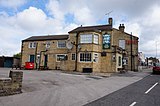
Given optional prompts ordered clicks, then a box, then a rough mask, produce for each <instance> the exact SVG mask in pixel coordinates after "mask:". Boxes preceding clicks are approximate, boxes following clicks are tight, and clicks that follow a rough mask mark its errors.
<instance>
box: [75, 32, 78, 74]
mask: <svg viewBox="0 0 160 106" xmlns="http://www.w3.org/2000/svg"><path fill="white" fill-rule="evenodd" d="M78 35H79V32H77V33H76V43H75V46H76V61H75V70H74V71H77V62H78Z"/></svg>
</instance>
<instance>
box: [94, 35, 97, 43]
mask: <svg viewBox="0 0 160 106" xmlns="http://www.w3.org/2000/svg"><path fill="white" fill-rule="evenodd" d="M93 43H95V44H98V35H94V39H93Z"/></svg>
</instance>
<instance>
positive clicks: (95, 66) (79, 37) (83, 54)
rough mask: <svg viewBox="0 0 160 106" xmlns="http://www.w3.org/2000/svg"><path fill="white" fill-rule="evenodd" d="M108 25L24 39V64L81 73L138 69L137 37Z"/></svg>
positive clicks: (122, 29)
mask: <svg viewBox="0 0 160 106" xmlns="http://www.w3.org/2000/svg"><path fill="white" fill-rule="evenodd" d="M108 23H109V24H107V25H98V26H80V27H77V28H76V29H73V30H71V31H70V32H68V33H69V34H66V35H49V36H32V37H30V38H27V39H25V40H23V41H22V49H21V53H22V66H24V65H25V62H28V61H29V62H34V63H35V68H42V67H43V68H49V69H61V70H66V71H79V72H117V71H119V70H132V71H137V70H138V37H136V36H133V35H131V34H128V33H126V32H124V30H125V26H124V24H120V26H119V29H116V28H113V27H112V18H109V19H108ZM131 63H132V64H131Z"/></svg>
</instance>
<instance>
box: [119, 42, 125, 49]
mask: <svg viewBox="0 0 160 106" xmlns="http://www.w3.org/2000/svg"><path fill="white" fill-rule="evenodd" d="M119 47H121V48H122V49H125V40H119Z"/></svg>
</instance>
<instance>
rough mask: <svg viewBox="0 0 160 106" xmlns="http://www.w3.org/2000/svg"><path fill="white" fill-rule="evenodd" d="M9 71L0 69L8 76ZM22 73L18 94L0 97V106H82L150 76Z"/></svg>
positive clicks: (144, 74) (133, 74)
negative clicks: (20, 92)
mask: <svg viewBox="0 0 160 106" xmlns="http://www.w3.org/2000/svg"><path fill="white" fill-rule="evenodd" d="M9 70H10V69H0V74H1V75H3V76H8V75H7V74H8V72H9ZM21 71H23V73H24V78H23V88H22V91H23V93H22V94H18V95H12V96H5V97H0V106H82V105H85V104H87V103H89V102H92V101H94V100H97V99H99V98H101V97H104V96H106V95H108V94H110V93H112V92H115V91H117V90H119V89H121V88H123V87H126V86H128V85H130V84H132V83H134V82H137V81H139V80H141V79H143V78H144V77H146V76H148V75H149V74H150V70H148V69H146V70H144V71H141V72H132V71H128V72H126V73H123V74H113V75H109V76H107V77H106V76H105V77H104V76H103V75H101V74H98V75H97V74H81V75H79V74H74V73H64V72H61V71H35V70H32V71H31V70H21Z"/></svg>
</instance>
